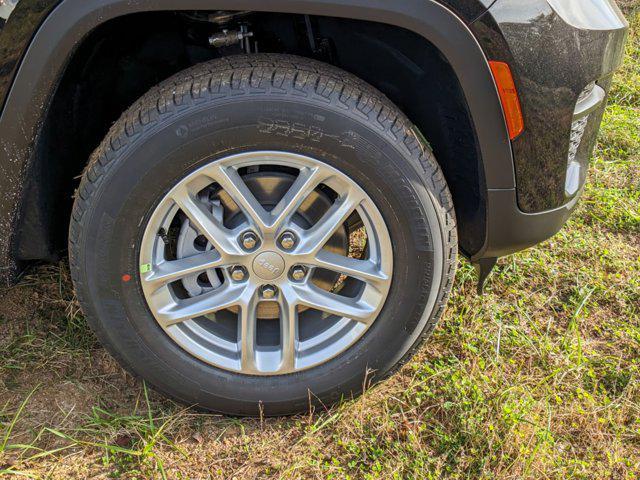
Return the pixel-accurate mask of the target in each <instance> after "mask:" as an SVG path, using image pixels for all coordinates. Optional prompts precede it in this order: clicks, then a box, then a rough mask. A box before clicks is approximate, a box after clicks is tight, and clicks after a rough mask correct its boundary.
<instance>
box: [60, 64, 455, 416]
mask: <svg viewBox="0 0 640 480" xmlns="http://www.w3.org/2000/svg"><path fill="white" fill-rule="evenodd" d="M416 132H417V130H416V129H415V127H414V126H413V125H412V124H411V123H410V122H409V120H408V119H407V118H406V117H405V116H404V115H403V114H402V113H401V112H400V111H399V110H398V108H397V107H396V106H394V105H393V104H392V103H391V102H390V101H389V100H388V99H387V98H385V97H384V96H383V95H382V94H381V93H380V92H378V91H376V90H375V89H374V88H372V87H371V86H369V85H368V84H366V83H364V82H363V81H361V80H359V79H358V78H356V77H354V76H352V75H350V74H348V73H346V72H344V71H341V70H339V69H337V68H334V67H332V66H329V65H325V64H323V63H320V62H316V61H312V60H308V59H303V58H298V57H294V56H288V55H267V54H259V55H251V56H237V57H227V58H222V59H217V60H214V61H211V62H208V63H204V64H200V65H197V66H195V67H192V68H190V69H188V70H185V71H183V72H181V73H179V74H177V75H175V76H174V77H172V78H170V79H169V80H167V81H165V82H164V83H162V84H160V85H159V86H157V87H155V88H153V89H152V90H151V91H150V92H148V93H147V94H146V95H145V96H144V97H142V98H141V99H140V100H138V101H137V102H136V103H135V104H134V105H133V106H131V108H130V109H129V110H127V111H126V112H125V113H124V114H123V115H122V117H121V118H120V120H119V121H118V122H117V123H115V124H114V125H113V127H112V128H111V130H110V132H109V133H108V135H107V137H106V138H105V140H104V141H103V142H102V144H101V145H100V146H99V147H98V148H97V149H96V151H95V152H94V153H93V155H92V156H91V158H90V161H89V164H88V165H87V168H86V170H85V172H84V175H83V177H82V180H81V183H80V186H79V189H78V191H77V195H76V199H75V204H74V208H73V213H72V219H71V224H70V238H69V256H70V265H71V271H72V277H73V281H74V284H75V288H76V291H77V296H78V299H79V301H80V304H81V306H82V309H83V311H84V313H85V315H86V317H87V319H88V322H89V323H90V325H91V327H92V329H93V330H94V331H95V333H96V335H97V337H98V338H99V340H100V341H101V342H102V344H103V345H104V346H105V347H106V348H107V350H108V351H109V352H110V353H111V354H112V355H113V356H114V357H115V358H116V359H117V360H118V361H119V362H120V363H121V364H122V365H123V367H125V368H126V369H127V370H129V371H130V372H132V373H133V374H134V375H137V376H139V377H142V378H143V379H144V380H145V381H147V382H148V383H149V384H150V385H152V386H153V387H154V388H155V389H157V390H158V391H160V392H163V393H164V394H166V395H168V396H170V397H172V398H174V399H176V400H178V401H180V402H183V403H185V404H187V405H195V406H198V407H199V408H202V409H207V410H211V411H216V412H221V413H226V414H232V415H283V414H292V413H297V412H302V411H305V410H308V409H309V407H310V404H320V403H322V404H324V405H327V404H332V403H334V402H336V401H339V400H340V399H342V398H348V397H352V396H354V395H358V394H359V393H360V392H361V391H362V389H363V386H365V385H366V384H367V382H371V381H373V382H377V381H380V380H381V379H383V378H385V377H387V376H388V375H390V374H391V373H392V372H393V371H395V370H396V369H397V368H399V367H400V366H401V365H402V364H403V363H404V362H406V361H407V360H408V359H409V358H410V356H411V355H412V353H413V352H414V351H415V350H416V348H417V347H418V346H419V345H420V344H421V343H422V341H423V340H424V339H425V338H426V337H427V336H428V334H429V333H430V332H431V331H432V329H433V328H434V326H435V324H436V322H437V320H438V319H439V318H440V316H441V315H442V312H443V310H444V308H445V305H446V303H447V298H448V294H449V292H450V289H451V286H452V282H453V278H454V274H455V266H456V253H457V237H456V227H455V216H454V210H453V204H452V199H451V195H450V192H449V189H448V187H447V184H446V182H445V180H444V177H443V175H442V172H441V170H440V168H439V166H438V164H437V162H436V160H435V158H434V156H433V154H432V152H431V150H430V147H429V145H428V144H426V143H425V142H424V141H423V139H422V137H421V136H420V135H419V134H416ZM256 151H270V152H291V154H292V155H297V156H299V158H312V159H317V161H319V162H321V164H322V165H326V166H328V167H327V168H331V169H334V170H335V171H336V172H339V173H340V174H342V175H344V178H345V179H346V180H348V181H353V182H354V183H355V184H356V185H357V188H361V189H362V191H364V192H365V193H366V195H367V196H368V198H369V199H370V200H371V201H372V204H374V205H375V207H372V208H374V210H375V209H377V210H376V211H377V212H379V214H380V215H381V217H382V218H383V220H384V224H385V225H386V230H385V231H386V232H388V235H389V238H390V242H391V245H392V258H393V267H392V277H390V278H391V280H390V282H389V287H388V293H387V296H386V300H384V301H383V303H382V304H381V306H380V310H379V313H377V316H376V318H375V321H372V323H370V325H368V326H367V330H366V331H365V332H364V333H362V335H361V336H360V337H359V338H358V339H357V340H356V341H355V343H353V344H351V345H350V346H349V347H348V348H347V349H346V350H344V351H341V352H340V353H339V354H336V356H334V357H333V358H329V359H328V360H326V361H324V362H323V363H321V364H319V365H314V366H311V367H309V368H304V369H301V370H299V371H292V372H291V373H287V374H283V375H276V374H274V375H252V374H245V373H242V372H238V371H232V370H230V369H225V368H220V367H219V366H216V365H215V364H211V363H208V362H206V361H203V360H202V359H201V358H197V356H194V355H193V354H192V353H190V352H188V351H187V350H185V348H182V347H181V346H180V345H178V344H177V343H176V341H175V340H174V339H173V338H172V337H171V336H170V335H168V334H167V330H165V329H163V327H162V326H161V325H160V323H159V321H157V320H156V318H157V317H156V316H154V312H152V310H151V308H150V305H151V303H149V302H148V301H147V300H146V298H147V297H145V295H146V294H145V289H144V285H145V284H144V282H145V281H146V280H144V278H143V277H144V275H143V273H144V268H146V267H144V266H143V271H141V267H140V259H141V258H142V256H141V255H143V252H142V250H141V248H142V247H141V242H143V239H144V235H145V228H146V227H145V225H148V224H149V222H150V221H151V220H150V219H151V218H153V215H154V213H153V212H156V211H158V210H157V209H158V208H160V205H162V202H163V198H165V197H166V195H168V192H170V191H172V188H174V187H175V185H177V184H178V182H180V181H182V180H181V179H183V178H185V177H186V176H187V175H189V174H191V173H193V172H195V171H197V170H198V169H199V168H202V167H204V166H206V165H211V164H212V163H211V162H214V161H216V160H217V159H222V158H232V157H233V156H234V155H245V154H247V152H256ZM296 158H298V157H296ZM332 171H333V170H332ZM340 178H342V177H340ZM346 180H345V181H346ZM187 216H188V215H187ZM176 218H177V217H176ZM350 218H351V217H350ZM343 228H347V227H346V226H340V227H339V231H342V230H341V229H343ZM207 248H210V247H207ZM363 258H364V257H363ZM223 272H226V270H224V271H223ZM250 273H251V274H253V272H250ZM199 278H200V277H199ZM203 288H204V287H203ZM283 295H284V293H283ZM296 308H297V307H296ZM298 312H300V310H298ZM298 315H302V313H298ZM331 318H333V317H331ZM180 328H182V326H181V327H180ZM283 355H284V354H283ZM296 361H297V360H295V359H294V362H296Z"/></svg>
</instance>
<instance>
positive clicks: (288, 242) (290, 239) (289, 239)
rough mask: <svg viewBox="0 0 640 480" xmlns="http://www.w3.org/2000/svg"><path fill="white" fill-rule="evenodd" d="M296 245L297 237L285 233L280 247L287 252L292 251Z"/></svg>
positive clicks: (281, 238)
mask: <svg viewBox="0 0 640 480" xmlns="http://www.w3.org/2000/svg"><path fill="white" fill-rule="evenodd" d="M295 244H296V236H295V235H294V234H293V233H291V232H286V233H283V234H282V236H281V237H280V246H281V247H282V248H284V249H285V250H291V249H292V248H293V246H294V245H295Z"/></svg>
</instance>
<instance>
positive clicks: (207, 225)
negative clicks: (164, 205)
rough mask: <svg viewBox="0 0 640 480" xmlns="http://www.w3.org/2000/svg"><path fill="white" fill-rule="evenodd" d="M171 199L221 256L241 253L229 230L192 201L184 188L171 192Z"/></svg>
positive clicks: (202, 206) (200, 205) (197, 203)
mask: <svg viewBox="0 0 640 480" xmlns="http://www.w3.org/2000/svg"><path fill="white" fill-rule="evenodd" d="M171 198H172V199H173V201H174V202H176V204H177V205H178V206H179V207H180V209H181V210H182V211H183V212H184V214H185V215H186V216H187V217H188V218H189V220H190V221H191V224H192V225H193V226H194V227H195V229H196V230H197V231H198V232H199V233H201V234H202V235H204V236H205V237H206V239H207V240H208V241H209V242H210V243H211V244H212V245H213V246H214V247H215V248H216V249H217V250H218V251H219V252H220V253H221V254H226V255H235V254H239V253H241V252H240V251H239V249H238V245H237V242H236V241H235V238H234V236H233V233H232V232H231V230H229V229H227V228H225V226H224V225H222V224H221V223H220V222H219V221H218V220H216V219H215V218H214V217H213V215H212V214H211V213H210V212H208V211H207V210H206V209H205V207H204V205H203V204H201V203H200V202H198V201H196V200H194V199H193V197H192V196H191V194H190V193H189V190H188V189H187V188H186V186H183V187H182V188H179V189H176V191H174V192H172V193H171Z"/></svg>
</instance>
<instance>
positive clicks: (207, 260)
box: [142, 250, 223, 289]
mask: <svg viewBox="0 0 640 480" xmlns="http://www.w3.org/2000/svg"><path fill="white" fill-rule="evenodd" d="M222 265H223V261H222V257H221V256H220V254H219V253H218V252H217V251H215V250H209V251H208V252H204V253H201V254H199V255H193V256H191V257H186V258H181V259H179V260H167V261H165V262H162V263H161V264H159V265H157V266H156V267H155V268H153V270H151V272H149V273H148V274H147V275H145V276H143V277H142V281H143V282H145V283H147V284H149V286H150V287H151V288H152V289H157V288H159V287H161V286H163V285H166V284H168V283H171V282H175V281H176V280H180V279H182V278H184V277H187V276H189V275H194V274H199V273H201V272H204V271H206V270H209V269H211V268H218V267H220V266H222Z"/></svg>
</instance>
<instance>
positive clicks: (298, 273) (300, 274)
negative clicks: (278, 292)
mask: <svg viewBox="0 0 640 480" xmlns="http://www.w3.org/2000/svg"><path fill="white" fill-rule="evenodd" d="M306 276H307V271H306V270H305V268H304V267H299V266H298V267H293V270H291V278H293V279H294V280H297V281H300V280H303V279H304V277H306Z"/></svg>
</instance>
